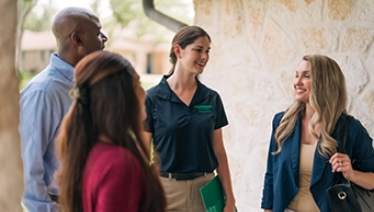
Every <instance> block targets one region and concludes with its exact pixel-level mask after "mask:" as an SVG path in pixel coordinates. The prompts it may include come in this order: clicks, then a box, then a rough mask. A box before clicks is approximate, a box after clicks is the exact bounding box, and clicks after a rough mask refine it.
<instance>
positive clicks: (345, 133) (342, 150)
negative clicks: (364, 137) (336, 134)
mask: <svg viewBox="0 0 374 212" xmlns="http://www.w3.org/2000/svg"><path fill="white" fill-rule="evenodd" d="M350 121H351V116H350V115H345V123H344V129H343V136H342V138H341V139H340V140H341V142H340V144H339V145H338V152H340V153H345V145H346V143H347V139H348V131H349V123H350Z"/></svg>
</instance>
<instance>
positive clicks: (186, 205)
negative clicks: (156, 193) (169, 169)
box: [160, 173, 214, 212]
mask: <svg viewBox="0 0 374 212" xmlns="http://www.w3.org/2000/svg"><path fill="white" fill-rule="evenodd" d="M213 178H214V173H210V174H207V175H206V176H201V177H198V178H195V179H193V180H181V181H176V180H175V179H169V178H166V177H160V180H161V184H162V186H163V188H164V190H165V194H166V199H167V203H168V206H167V209H166V211H167V212H205V211H206V210H205V207H204V203H203V200H202V199H201V195H200V190H199V189H200V188H201V187H202V186H204V185H205V184H206V183H207V182H209V181H210V180H212V179H213Z"/></svg>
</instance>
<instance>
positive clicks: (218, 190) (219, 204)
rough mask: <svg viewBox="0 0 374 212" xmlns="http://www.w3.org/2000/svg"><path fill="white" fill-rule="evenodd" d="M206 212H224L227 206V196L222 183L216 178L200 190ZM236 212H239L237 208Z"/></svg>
mask: <svg viewBox="0 0 374 212" xmlns="http://www.w3.org/2000/svg"><path fill="white" fill-rule="evenodd" d="M200 194H201V197H202V199H203V202H204V206H205V210H206V212H222V211H223V208H224V207H225V205H226V196H225V194H224V192H223V188H222V185H221V181H220V180H219V178H218V176H215V177H214V178H213V179H212V180H211V181H209V182H208V183H207V184H205V185H204V186H203V187H201V188H200ZM235 210H236V211H238V210H237V209H236V208H235Z"/></svg>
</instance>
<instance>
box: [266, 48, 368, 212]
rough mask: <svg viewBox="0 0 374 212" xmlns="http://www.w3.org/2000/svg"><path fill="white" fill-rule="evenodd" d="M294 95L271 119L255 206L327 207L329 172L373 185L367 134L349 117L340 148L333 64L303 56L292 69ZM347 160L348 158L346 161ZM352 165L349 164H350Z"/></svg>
mask: <svg viewBox="0 0 374 212" xmlns="http://www.w3.org/2000/svg"><path fill="white" fill-rule="evenodd" d="M294 89H295V100H294V102H293V104H292V105H291V106H289V107H288V109H287V110H286V111H285V112H282V113H278V114H276V115H275V116H274V119H273V132H272V135H271V143H270V148H269V155H268V163H267V170H266V174H265V179H264V188H263V197H262V203H261V208H263V209H264V211H265V212H271V211H272V212H283V211H289V212H292V211H296V212H301V211H308V212H318V211H321V212H329V211H330V209H329V205H328V200H327V194H326V190H327V188H329V187H330V186H331V185H332V184H333V181H334V172H342V174H343V176H344V178H345V179H347V180H349V181H351V182H353V183H355V184H357V185H359V186H361V187H363V188H366V189H374V173H373V172H374V150H373V146H372V144H373V143H372V141H373V140H372V138H371V137H370V136H369V134H368V132H367V131H366V129H365V128H364V127H363V126H362V124H361V123H360V121H358V120H357V119H354V118H353V117H352V119H351V121H350V124H349V131H348V138H347V143H346V146H345V151H344V152H348V154H342V153H337V147H338V141H339V140H340V139H341V137H342V136H343V133H344V132H343V126H344V124H345V121H346V117H347V116H348V114H347V111H346V105H347V90H346V84H345V79H344V75H343V73H342V71H341V70H340V68H339V65H338V64H337V63H336V62H335V61H334V60H332V59H331V58H329V57H326V56H323V55H307V56H304V57H303V59H302V60H301V62H300V64H299V65H298V67H297V69H296V72H295V80H294ZM352 162H353V163H352ZM352 166H353V167H352Z"/></svg>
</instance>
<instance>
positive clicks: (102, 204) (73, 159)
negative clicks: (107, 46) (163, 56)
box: [58, 51, 166, 212]
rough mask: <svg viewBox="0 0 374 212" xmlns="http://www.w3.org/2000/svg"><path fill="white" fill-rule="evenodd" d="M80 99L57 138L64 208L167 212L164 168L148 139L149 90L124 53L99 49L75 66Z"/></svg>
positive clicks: (74, 94)
mask: <svg viewBox="0 0 374 212" xmlns="http://www.w3.org/2000/svg"><path fill="white" fill-rule="evenodd" d="M70 94H71V96H72V97H73V98H74V99H75V101H74V102H73V104H72V106H71V108H70V110H69V112H68V114H67V115H66V117H65V118H64V120H63V123H62V126H61V129H60V132H59V135H58V140H59V157H60V159H61V163H62V168H61V171H60V172H59V173H58V177H59V185H60V197H59V203H60V204H61V208H62V211H64V212H81V211H84V212H94V211H95V212H100V211H102V212H108V211H126V212H131V211H133V212H138V211H142V212H149V211H154V212H163V211H164V210H165V207H166V200H165V197H164V193H163V189H162V186H161V184H160V182H159V178H158V175H159V172H157V171H156V168H155V167H150V166H149V161H150V160H149V159H150V155H149V151H148V148H146V145H145V143H144V139H143V137H142V135H143V132H144V131H143V127H142V125H143V120H144V119H145V118H146V113H145V105H144V101H145V96H146V94H145V91H144V90H143V88H142V87H141V86H140V83H139V76H138V74H137V73H136V72H135V70H134V68H133V67H132V66H131V64H130V63H129V62H128V61H127V60H126V59H124V58H123V57H121V56H119V55H117V54H114V53H110V52H106V51H100V52H94V53H92V54H90V55H88V56H86V57H85V58H83V59H82V60H81V61H80V62H79V63H78V64H77V66H76V70H75V88H74V89H73V90H72V91H71V93H70Z"/></svg>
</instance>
